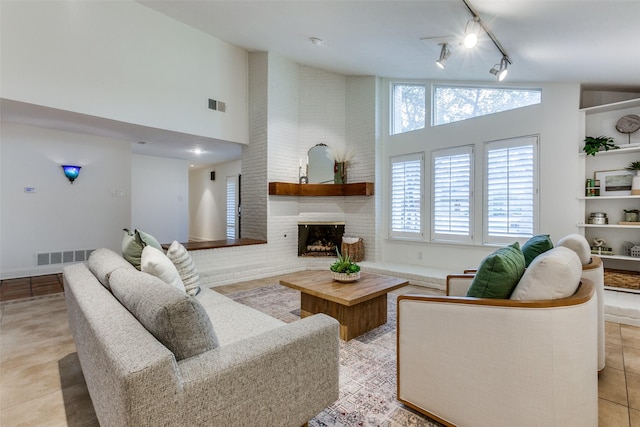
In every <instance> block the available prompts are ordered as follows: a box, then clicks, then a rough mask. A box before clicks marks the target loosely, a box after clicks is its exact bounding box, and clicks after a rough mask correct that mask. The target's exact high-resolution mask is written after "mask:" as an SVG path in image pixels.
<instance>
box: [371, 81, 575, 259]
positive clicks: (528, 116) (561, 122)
mask: <svg viewBox="0 0 640 427" xmlns="http://www.w3.org/2000/svg"><path fill="white" fill-rule="evenodd" d="M388 87H389V84H387V85H385V91H386V90H388ZM537 87H542V104H539V105H534V106H530V107H525V108H520V109H517V110H511V111H506V112H503V113H498V114H492V115H488V116H483V117H477V118H474V119H470V120H465V121H461V122H456V123H450V124H447V125H442V126H436V127H431V126H427V127H426V128H425V129H424V130H419V131H414V132H408V133H405V134H401V135H394V136H389V135H388V129H389V123H388V119H386V117H388V114H387V115H383V117H385V119H384V123H385V125H384V137H383V150H382V153H381V154H382V157H383V160H382V161H383V170H384V177H383V178H384V182H385V185H384V186H383V188H382V189H381V190H382V192H383V193H384V195H385V196H384V200H383V206H385V208H384V209H383V211H382V212H381V214H382V216H383V218H384V221H383V223H384V227H383V233H384V237H383V238H384V243H383V250H382V254H381V259H380V260H381V261H385V262H397V263H405V264H418V265H426V266H439V267H440V268H444V269H452V270H460V269H461V268H470V267H473V266H477V265H478V263H479V262H480V261H481V260H482V258H484V256H486V255H487V254H489V253H490V252H492V251H493V250H494V249H495V248H492V247H483V246H482V222H481V212H482V197H481V194H482V175H481V174H482V163H481V159H482V155H483V144H484V142H487V141H493V140H499V139H505V138H511V137H518V136H525V135H534V134H538V135H540V145H539V177H540V180H539V184H540V186H539V189H540V197H539V202H540V224H539V232H540V233H545V234H550V235H551V238H552V239H553V240H554V241H556V240H558V239H559V238H561V237H563V236H564V235H566V234H570V233H575V232H577V226H576V224H577V222H578V218H579V210H578V200H577V199H576V196H577V193H576V186H575V182H576V181H575V177H576V176H579V174H580V165H579V158H578V153H577V141H578V126H579V115H578V103H579V98H580V91H579V86H578V85H577V84H567V85H542V86H537ZM429 92H430V91H429V90H427V93H428V94H429ZM387 96H388V95H386V96H385V97H383V100H382V101H381V102H382V103H383V104H384V103H386V102H387V101H386V99H388V97H387ZM429 102H430V101H429V100H427V103H429ZM469 144H474V145H475V147H476V154H475V158H476V163H475V196H476V197H475V205H474V209H475V212H476V221H475V222H474V226H475V233H474V237H475V238H474V245H453V244H438V243H430V242H428V241H423V242H406V241H398V240H390V239H388V238H387V237H388V226H387V224H388V216H389V212H388V208H387V207H388V206H389V202H388V201H389V193H390V189H389V186H388V183H389V161H390V160H389V159H390V157H391V156H395V155H399V154H407V153H414V152H425V170H426V174H425V177H426V189H425V199H426V201H425V203H426V206H427V208H426V209H427V218H425V219H424V220H425V221H426V222H425V223H426V227H425V232H426V233H427V236H428V231H429V205H430V198H429V197H430V190H429V176H430V158H431V151H432V150H434V149H439V148H444V147H454V146H460V145H469ZM425 240H428V237H427V238H426V239H425Z"/></svg>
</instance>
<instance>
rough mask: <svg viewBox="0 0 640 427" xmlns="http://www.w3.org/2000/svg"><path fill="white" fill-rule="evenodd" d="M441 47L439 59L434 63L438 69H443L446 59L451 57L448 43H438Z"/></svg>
mask: <svg viewBox="0 0 640 427" xmlns="http://www.w3.org/2000/svg"><path fill="white" fill-rule="evenodd" d="M440 44H441V45H442V49H440V58H438V60H437V61H436V65H437V66H438V67H440V68H443V69H444V67H445V65H446V64H447V59H449V57H450V56H451V51H450V50H449V44H448V43H440Z"/></svg>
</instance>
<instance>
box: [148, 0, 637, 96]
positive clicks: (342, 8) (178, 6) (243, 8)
mask: <svg viewBox="0 0 640 427" xmlns="http://www.w3.org/2000/svg"><path fill="white" fill-rule="evenodd" d="M469 1H470V3H471V5H472V7H473V8H474V9H475V10H476V12H477V13H478V14H479V15H480V18H481V19H482V20H483V22H484V23H485V24H486V26H487V27H488V28H489V29H490V31H491V32H492V33H493V34H494V35H495V37H496V38H497V39H498V40H499V42H500V43H501V44H502V46H503V47H504V49H505V50H506V52H507V54H508V55H509V57H510V58H511V60H512V62H513V64H512V65H511V66H510V67H509V76H508V79H507V81H506V82H505V84H508V83H510V82H557V83H568V82H571V83H582V84H585V85H592V86H614V87H633V86H636V87H637V86H640V24H639V22H640V21H639V20H640V1H639V0H627V1H625V0H622V1H617V0H552V1H550V0H469ZM140 2H141V3H142V4H144V5H146V6H148V7H150V8H152V9H154V10H156V11H158V12H160V13H163V14H165V15H167V16H170V17H172V18H174V19H176V20H178V21H181V22H183V23H185V24H187V25H190V26H192V27H195V28H198V29H200V30H202V31H204V32H206V33H208V34H211V35H213V36H215V37H216V38H219V39H221V40H224V41H227V42H229V43H232V44H235V45H237V46H240V47H243V48H245V49H247V50H249V51H270V52H277V53H279V54H281V55H283V56H285V57H287V58H289V59H291V60H293V61H295V62H298V63H301V64H306V65H310V66H314V67H318V68H322V69H326V70H330V71H335V72H338V73H342V74H346V75H376V76H382V77H394V78H417V79H435V80H462V81H480V82H485V81H486V82H493V81H495V79H494V77H493V76H492V75H490V74H489V69H490V68H491V67H492V66H493V65H494V64H496V63H498V62H500V57H501V55H500V53H499V52H498V50H497V49H496V47H495V46H494V45H493V43H492V42H491V40H490V39H489V37H488V36H487V35H486V33H485V34H483V35H482V36H481V38H480V42H479V45H478V46H477V47H476V48H474V49H473V50H468V49H466V48H464V47H460V46H458V43H459V41H460V36H461V35H462V33H463V32H464V28H465V24H466V22H467V20H469V19H470V18H471V14H470V12H469V10H468V9H467V8H466V6H465V5H464V3H463V2H462V0H442V1H433V0H423V1H351V0H342V1H340V0H338V1H305V0H297V1H175V0H174V1H172V0H141V1H140ZM310 37H317V38H320V39H322V40H323V42H324V43H323V44H322V45H320V46H317V45H313V44H312V43H311V42H310V40H309V38H310ZM425 38H426V39H428V40H422V39H425ZM441 41H447V42H449V43H450V44H451V45H452V46H453V49H452V56H451V58H450V59H449V61H448V62H447V67H446V68H445V69H444V70H441V69H439V68H437V67H436V65H435V60H436V59H437V58H438V55H439V53H440V46H438V42H441Z"/></svg>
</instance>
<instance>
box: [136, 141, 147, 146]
mask: <svg viewBox="0 0 640 427" xmlns="http://www.w3.org/2000/svg"><path fill="white" fill-rule="evenodd" d="M146 143H147V141H138V144H140V145H144V144H146Z"/></svg>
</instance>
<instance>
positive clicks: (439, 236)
mask: <svg viewBox="0 0 640 427" xmlns="http://www.w3.org/2000/svg"><path fill="white" fill-rule="evenodd" d="M464 154H466V155H468V156H469V170H468V174H469V183H468V185H469V193H468V195H467V196H468V203H469V206H468V209H469V217H468V227H469V231H468V234H466V235H464V234H455V233H440V232H437V231H436V219H437V215H436V206H435V205H436V194H437V193H436V185H437V182H436V176H435V175H436V165H435V162H436V159H437V158H438V157H450V156H457V155H464ZM474 165H475V145H474V144H469V145H461V146H457V147H448V148H441V149H436V150H432V151H431V197H430V199H431V201H430V217H431V238H430V240H431V241H432V242H434V243H461V244H469V245H471V244H473V243H474V224H475V209H474V207H475V197H474V195H475V189H474V183H475V168H474Z"/></svg>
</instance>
